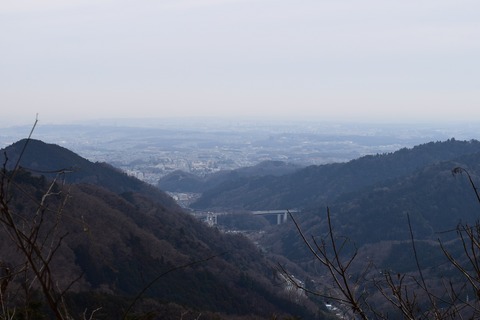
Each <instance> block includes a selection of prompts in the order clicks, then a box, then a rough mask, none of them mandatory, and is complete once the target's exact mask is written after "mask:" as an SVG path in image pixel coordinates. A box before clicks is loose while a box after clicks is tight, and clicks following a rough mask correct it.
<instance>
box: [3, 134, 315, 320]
mask: <svg viewBox="0 0 480 320" xmlns="http://www.w3.org/2000/svg"><path fill="white" fill-rule="evenodd" d="M24 143H25V140H23V141H20V142H18V143H16V144H14V145H12V146H10V147H7V148H6V149H5V150H2V154H3V153H4V152H5V153H6V154H7V157H8V162H7V164H8V165H9V167H10V168H11V167H12V166H13V163H15V161H16V160H15V159H18V155H19V150H21V149H22V147H23V145H24ZM16 157H17V158H16ZM20 164H21V165H22V167H23V168H22V169H20V170H19V171H18V172H17V174H16V175H15V184H14V185H13V187H11V188H10V189H9V190H8V191H9V193H10V194H11V195H12V196H11V197H10V198H9V202H8V204H9V207H10V210H14V211H15V216H16V217H19V218H20V219H21V218H22V217H24V218H25V219H26V220H25V221H28V219H29V218H28V217H32V214H33V213H34V212H36V208H37V206H38V201H40V200H41V199H42V195H43V194H44V193H45V191H46V190H47V187H48V185H49V183H50V182H49V180H48V178H45V176H43V175H42V174H41V173H42V172H43V173H44V174H46V173H45V171H52V170H59V169H62V168H75V171H74V172H72V173H67V174H66V175H65V181H67V183H66V184H61V183H60V182H59V183H57V185H56V186H55V188H54V190H55V195H54V196H50V197H47V198H46V200H47V204H46V207H48V211H46V213H47V215H46V216H45V222H44V223H45V224H46V225H51V224H52V223H54V219H55V218H56V217H57V216H55V215H52V212H55V208H59V207H61V206H62V205H63V204H62V203H63V202H62V195H66V193H67V192H68V197H67V198H68V201H67V202H66V204H65V205H64V207H63V210H62V215H61V218H62V220H61V224H60V228H59V229H58V232H59V234H61V235H66V236H65V238H64V239H63V240H62V245H61V247H60V249H59V251H58V252H57V255H56V256H55V258H54V259H53V261H52V263H51V269H52V270H53V273H54V275H55V279H56V283H57V284H58V286H59V287H61V288H65V287H67V286H68V284H69V282H70V281H71V280H73V279H75V278H76V277H79V276H81V277H80V280H79V281H77V282H76V283H75V284H74V285H73V286H72V287H71V290H70V291H69V293H68V295H67V297H66V298H67V300H68V301H69V303H70V305H71V307H72V310H74V311H75V312H76V313H77V314H78V315H80V314H82V312H84V310H85V308H90V309H92V308H97V307H101V308H102V309H100V311H99V312H97V313H96V314H95V318H96V319H119V318H120V317H121V316H122V313H123V312H124V311H125V309H126V307H127V306H128V305H129V303H130V302H131V301H132V300H133V298H134V297H135V295H137V294H138V293H139V292H141V290H142V289H143V288H145V286H146V285H147V284H148V283H149V282H150V281H152V280H153V279H155V278H156V277H158V276H159V275H161V274H163V273H165V275H164V276H161V277H160V278H159V279H158V281H157V282H155V283H154V285H152V287H151V288H150V289H149V290H148V291H146V292H145V295H144V296H143V297H142V298H143V299H141V300H140V301H139V302H138V304H137V305H136V308H135V309H134V310H135V312H136V313H137V314H143V315H145V316H146V315H149V319H177V318H178V317H180V315H181V313H185V314H186V312H185V310H187V311H188V310H190V311H191V312H190V314H191V315H192V316H191V317H190V318H192V319H193V318H195V317H196V316H198V315H199V314H201V315H202V318H205V319H228V318H232V317H238V318H239V319H241V318H242V317H243V318H245V319H247V318H268V317H271V316H272V315H274V314H276V315H285V316H286V315H289V314H290V315H297V316H301V317H305V318H312V314H311V313H310V312H311V311H309V310H307V309H305V308H304V307H301V306H300V305H298V304H296V303H294V302H292V301H291V300H289V299H287V298H286V296H285V295H282V290H281V289H279V288H281V287H282V283H281V281H280V282H279V279H278V278H277V277H276V276H275V271H274V270H273V269H272V265H271V263H270V262H269V260H268V259H267V258H266V257H265V256H264V254H262V253H261V252H260V251H259V250H258V249H257V248H256V247H255V246H254V245H253V244H252V243H251V242H250V241H248V240H247V239H246V238H244V237H242V236H236V235H226V234H223V233H220V232H219V231H218V230H216V229H214V228H210V227H207V226H206V225H204V224H203V223H201V222H198V221H197V220H195V219H194V218H193V217H192V216H190V215H189V214H186V213H184V212H183V211H181V209H180V208H179V207H178V206H176V205H173V204H172V200H171V199H170V198H169V197H167V196H166V195H165V194H163V192H160V191H152V189H151V188H150V187H149V186H148V185H145V184H144V183H142V182H140V181H138V180H136V179H134V178H131V177H128V176H126V175H124V174H123V173H121V172H119V171H118V170H116V169H114V168H112V167H111V166H108V165H105V164H98V163H91V162H89V161H87V160H85V159H83V158H81V157H79V156H78V155H76V154H74V153H72V152H70V151H69V150H67V149H65V148H61V147H59V146H56V145H51V144H46V143H43V142H41V141H35V140H32V141H30V142H29V144H28V146H27V149H26V152H25V154H24V156H23V157H22V159H21V162H20ZM27 168H28V169H27ZM30 170H31V171H30ZM6 174H10V173H9V172H7V173H6ZM21 221H24V220H19V223H22V222H21ZM1 230H2V231H0V252H2V263H9V266H11V268H14V267H15V266H18V265H20V261H21V260H20V257H19V256H18V250H14V248H15V245H14V244H12V243H11V238H10V237H9V236H8V234H7V233H5V232H4V229H3V228H2V229H1ZM212 256H213V257H214V258H212V259H211V260H208V261H205V262H203V263H199V264H196V265H194V266H192V267H188V268H180V269H178V270H175V271H173V272H168V271H169V270H172V269H174V268H176V267H178V266H182V265H185V264H189V263H191V262H193V261H198V260H202V259H206V258H208V257H212ZM19 280H21V279H20V278H19ZM174 311H175V312H178V313H175V314H171V315H170V316H165V314H168V312H170V313H172V312H174ZM162 312H163V313H162ZM165 312H166V313H165ZM162 314H163V316H162ZM194 315H195V317H194Z"/></svg>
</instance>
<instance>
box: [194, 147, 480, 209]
mask: <svg viewBox="0 0 480 320" xmlns="http://www.w3.org/2000/svg"><path fill="white" fill-rule="evenodd" d="M479 151H480V142H478V141H476V140H471V141H457V140H455V139H450V140H448V141H445V142H430V143H426V144H423V145H419V146H416V147H414V148H412V149H406V148H404V149H401V150H398V151H396V152H393V153H389V154H381V155H380V154H379V155H372V156H364V157H361V158H359V159H356V160H352V161H349V162H347V163H335V164H328V165H320V166H310V167H307V168H304V169H301V170H298V171H296V172H294V173H291V174H288V175H283V176H279V177H271V176H268V177H255V178H250V179H249V178H242V179H238V180H233V181H226V182H224V183H222V184H221V185H219V186H218V187H216V188H212V189H210V190H207V191H205V192H204V193H203V195H202V197H200V199H198V201H197V202H195V203H194V204H193V205H192V206H193V207H195V208H221V207H226V208H242V209H250V210H261V209H285V208H304V207H308V206H321V205H326V204H328V203H332V201H334V200H335V199H336V198H337V197H338V196H340V195H342V194H344V193H348V192H353V191H355V190H360V189H362V188H364V187H368V186H372V185H374V184H376V183H379V182H382V181H385V180H388V179H394V178H398V177H401V176H404V175H407V174H410V173H412V172H414V171H415V170H418V169H420V168H422V167H424V166H426V165H429V164H434V163H437V162H440V161H446V160H450V159H454V158H457V157H459V156H461V155H464V154H471V153H475V152H479Z"/></svg>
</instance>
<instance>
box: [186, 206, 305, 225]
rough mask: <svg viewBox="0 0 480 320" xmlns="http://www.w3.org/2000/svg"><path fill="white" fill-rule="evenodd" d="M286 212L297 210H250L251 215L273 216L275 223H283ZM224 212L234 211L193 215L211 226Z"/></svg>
mask: <svg viewBox="0 0 480 320" xmlns="http://www.w3.org/2000/svg"><path fill="white" fill-rule="evenodd" d="M288 212H290V213H298V212H299V211H298V210H296V209H292V210H290V209H284V210H262V211H251V213H252V214H253V215H258V216H275V217H276V220H277V224H282V223H285V222H286V221H287V219H288ZM224 214H234V213H229V212H211V211H208V212H196V213H194V215H195V216H196V217H197V218H198V219H200V220H202V221H204V222H206V223H207V224H208V225H210V226H213V225H216V224H217V217H218V216H219V215H224Z"/></svg>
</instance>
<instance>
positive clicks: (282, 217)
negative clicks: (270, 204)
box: [252, 209, 298, 224]
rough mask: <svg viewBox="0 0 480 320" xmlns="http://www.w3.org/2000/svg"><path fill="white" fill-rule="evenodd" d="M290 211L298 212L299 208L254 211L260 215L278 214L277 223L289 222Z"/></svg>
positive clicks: (254, 213) (253, 212)
mask: <svg viewBox="0 0 480 320" xmlns="http://www.w3.org/2000/svg"><path fill="white" fill-rule="evenodd" d="M288 212H290V213H297V212H298V210H294V209H292V210H289V209H284V210H263V211H252V214H253V215H260V216H271V215H276V216H277V224H282V223H285V222H287V218H288Z"/></svg>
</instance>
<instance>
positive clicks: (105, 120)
mask: <svg viewBox="0 0 480 320" xmlns="http://www.w3.org/2000/svg"><path fill="white" fill-rule="evenodd" d="M36 120H38V124H37V125H59V126H64V125H66V126H68V125H87V126H90V125H102V126H104V125H112V126H139V127H149V126H155V125H156V124H164V123H168V122H172V123H178V122H187V123H208V124H214V123H242V122H244V123H250V124H252V123H255V122H258V123H272V124H275V123H278V124H285V123H290V124H295V123H298V124H300V123H310V124H322V123H324V124H330V125H333V124H358V125H381V126H384V125H401V126H403V125H413V126H418V125H428V126H457V125H464V124H470V125H479V126H480V118H479V119H475V118H474V117H470V118H469V119H454V118H452V119H439V120H432V119H365V118H356V119H352V118H320V117H318V118H314V117H302V116H297V117H295V116H291V117H281V116H272V117H258V116H169V117H97V118H93V117H92V118H84V119H73V120H72V119H71V118H70V119H54V120H50V119H47V118H45V117H42V116H41V115H38V117H37V116H36V115H33V116H32V117H18V118H17V119H16V120H13V121H12V120H9V119H5V118H2V119H0V128H9V127H21V126H32V125H33V124H34V123H35V121H36ZM479 129H480V127H479Z"/></svg>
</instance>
